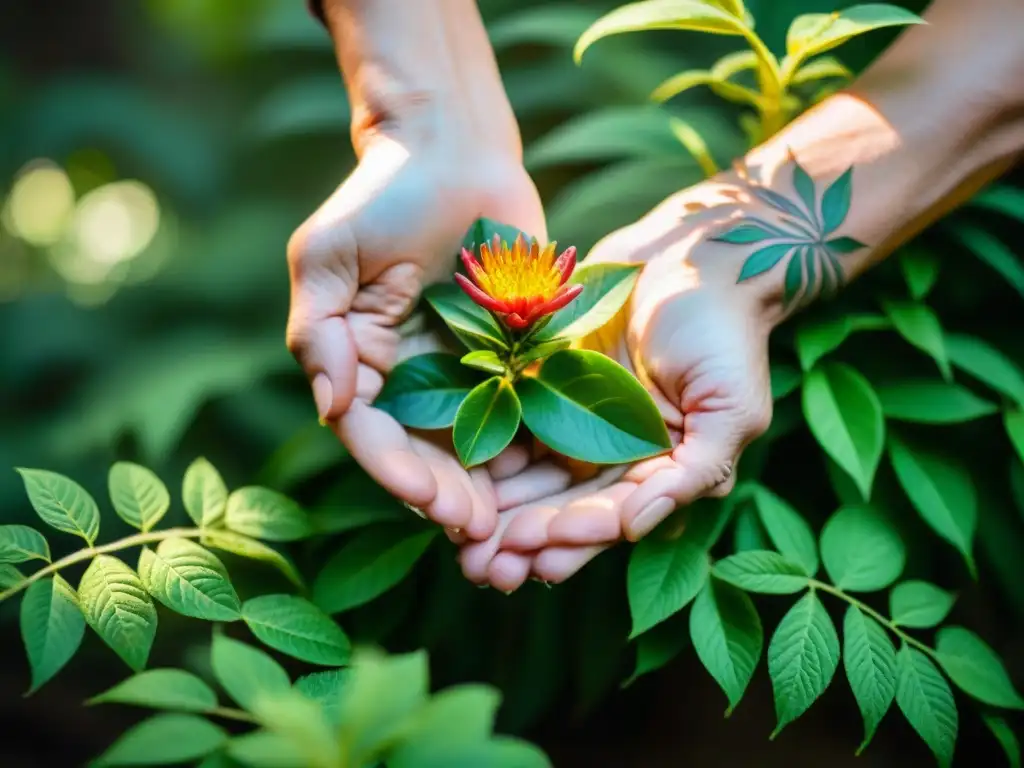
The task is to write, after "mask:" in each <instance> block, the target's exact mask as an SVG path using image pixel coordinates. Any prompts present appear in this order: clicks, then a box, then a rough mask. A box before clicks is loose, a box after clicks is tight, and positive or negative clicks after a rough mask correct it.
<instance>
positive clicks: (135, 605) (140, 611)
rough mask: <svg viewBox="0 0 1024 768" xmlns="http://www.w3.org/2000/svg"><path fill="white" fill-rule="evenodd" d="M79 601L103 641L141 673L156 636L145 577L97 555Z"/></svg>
mask: <svg viewBox="0 0 1024 768" xmlns="http://www.w3.org/2000/svg"><path fill="white" fill-rule="evenodd" d="M78 602H79V606H80V607H81V609H82V613H83V614H84V615H85V620H86V621H87V622H88V623H89V626H91V627H92V628H93V629H94V630H95V631H96V634H98V635H99V636H100V637H101V638H103V642H105V643H106V644H107V645H109V646H110V647H111V648H112V649H113V650H114V652H115V653H117V655H118V656H120V657H121V659H122V660H123V661H124V663H125V664H127V665H128V666H129V667H131V668H132V669H133V670H134V671H135V672H139V671H141V670H142V668H143V667H145V666H146V660H147V659H148V658H149V650H150V648H151V647H152V646H153V639H154V638H155V637H156V621H157V619H156V606H155V605H153V600H152V598H150V596H149V594H148V593H147V592H146V589H145V587H144V586H143V584H142V580H141V579H140V578H139V576H138V574H136V573H135V571H133V570H132V569H131V568H129V567H128V566H127V565H125V564H124V563H123V562H121V561H120V560H118V559H117V558H116V557H112V556H111V555H97V556H96V557H95V558H94V559H93V561H92V562H91V563H90V564H89V567H88V568H86V570H85V573H84V574H82V580H81V582H80V583H79V585H78Z"/></svg>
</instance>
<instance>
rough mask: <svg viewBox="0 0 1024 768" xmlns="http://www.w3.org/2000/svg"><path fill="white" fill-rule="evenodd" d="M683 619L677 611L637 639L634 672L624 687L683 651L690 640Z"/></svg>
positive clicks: (624, 683) (657, 668)
mask: <svg viewBox="0 0 1024 768" xmlns="http://www.w3.org/2000/svg"><path fill="white" fill-rule="evenodd" d="M682 619H683V614H681V613H677V614H675V615H674V616H673V617H672V618H670V619H667V620H665V621H663V622H661V623H660V624H658V625H657V626H655V627H654V628H653V629H650V630H648V631H647V632H644V633H643V634H642V635H640V637H638V638H637V639H636V664H635V666H634V667H633V674H632V675H630V676H629V677H628V678H627V679H626V680H624V681H623V682H622V685H621V687H622V688H628V687H629V686H631V685H632V684H633V683H634V682H636V680H637V678H639V677H642V676H643V675H646V674H648V673H650V672H655V671H657V670H659V669H661V668H662V667H664V666H665V665H666V664H668V663H669V662H670V661H672V659H674V658H675V657H676V656H678V655H679V654H680V653H681V652H682V650H683V648H685V647H686V644H687V643H688V642H689V640H690V637H689V635H688V634H687V633H686V632H685V631H684V625H683V622H682Z"/></svg>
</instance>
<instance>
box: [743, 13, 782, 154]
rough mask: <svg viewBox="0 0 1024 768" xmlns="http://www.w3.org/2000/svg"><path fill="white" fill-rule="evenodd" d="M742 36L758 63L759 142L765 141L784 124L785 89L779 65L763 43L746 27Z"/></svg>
mask: <svg viewBox="0 0 1024 768" xmlns="http://www.w3.org/2000/svg"><path fill="white" fill-rule="evenodd" d="M743 36H744V37H745V38H746V39H747V42H749V43H750V47H751V48H753V50H754V53H755V54H757V58H758V61H759V66H758V68H757V74H758V81H759V84H760V86H761V105H760V112H761V141H765V140H766V139H769V138H771V137H772V136H774V135H775V134H776V133H778V132H779V131H780V130H781V129H782V127H783V125H784V124H785V119H784V117H783V114H782V97H783V95H784V94H785V88H784V86H783V81H782V77H781V75H780V73H779V64H778V62H777V61H776V60H775V56H773V55H772V52H771V51H769V50H768V46H766V45H765V44H764V41H763V40H762V39H761V38H760V37H759V36H758V34H757V33H756V32H754V30H752V29H747V28H746V27H744V32H743Z"/></svg>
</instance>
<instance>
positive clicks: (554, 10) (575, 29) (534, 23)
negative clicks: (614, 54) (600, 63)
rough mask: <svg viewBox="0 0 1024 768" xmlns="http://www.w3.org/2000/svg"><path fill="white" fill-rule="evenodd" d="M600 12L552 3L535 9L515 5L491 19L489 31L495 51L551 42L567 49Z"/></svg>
mask: <svg viewBox="0 0 1024 768" xmlns="http://www.w3.org/2000/svg"><path fill="white" fill-rule="evenodd" d="M597 16H598V13H597V12H596V11H595V10H594V9H592V8H581V7H579V6H576V5H570V4H556V3H550V4H546V5H542V6H536V7H533V8H519V7H517V8H516V11H515V12H512V13H506V14H504V15H502V16H500V17H499V18H497V19H495V20H493V21H489V22H488V24H487V34H488V35H489V36H490V38H491V45H492V46H493V47H494V50H495V51H500V50H501V49H503V48H507V47H509V46H513V45H522V44H533V45H540V44H546V45H552V46H556V47H559V48H568V47H570V46H571V45H572V44H573V43H575V42H576V38H578V37H579V36H580V35H581V34H582V33H583V30H585V29H586V28H587V27H588V26H589V25H590V24H592V23H593V22H594V19H595V18H596V17H597Z"/></svg>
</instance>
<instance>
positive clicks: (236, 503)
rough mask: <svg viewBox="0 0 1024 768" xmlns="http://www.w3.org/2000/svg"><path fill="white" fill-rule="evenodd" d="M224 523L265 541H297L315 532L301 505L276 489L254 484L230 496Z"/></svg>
mask: <svg viewBox="0 0 1024 768" xmlns="http://www.w3.org/2000/svg"><path fill="white" fill-rule="evenodd" d="M224 524H225V525H226V526H227V527H228V528H230V529H231V530H232V531H234V532H236V533H241V534H243V535H245V536H253V537H254V538H257V539H265V540H266V541H295V540H297V539H304V538H306V537H308V536H310V535H311V534H312V533H313V525H312V523H311V522H310V520H309V515H308V514H306V511H305V510H304V509H303V508H302V507H300V506H299V505H298V504H297V503H295V502H294V501H292V500H291V499H289V498H288V497H287V496H285V495H283V494H280V493H278V492H277V491H272V490H270V489H269V488H261V487H259V486H255V485H251V486H247V487H245V488H239V489H238V490H236V491H234V492H232V494H231V495H230V496H228V504H227V509H226V510H225V512H224Z"/></svg>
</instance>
